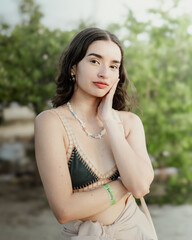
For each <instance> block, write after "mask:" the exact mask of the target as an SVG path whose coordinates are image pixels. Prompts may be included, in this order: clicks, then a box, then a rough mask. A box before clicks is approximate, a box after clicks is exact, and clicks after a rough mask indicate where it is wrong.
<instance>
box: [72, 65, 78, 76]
mask: <svg viewBox="0 0 192 240" xmlns="http://www.w3.org/2000/svg"><path fill="white" fill-rule="evenodd" d="M76 69H77V67H76V65H73V66H72V68H71V73H73V75H76Z"/></svg>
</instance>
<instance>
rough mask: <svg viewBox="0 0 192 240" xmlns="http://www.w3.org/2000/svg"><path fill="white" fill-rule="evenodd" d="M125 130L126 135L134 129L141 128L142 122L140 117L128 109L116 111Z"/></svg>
mask: <svg viewBox="0 0 192 240" xmlns="http://www.w3.org/2000/svg"><path fill="white" fill-rule="evenodd" d="M116 112H117V114H118V116H119V118H120V120H121V122H122V124H123V127H124V130H125V133H126V136H128V135H129V134H130V132H131V131H132V130H134V129H143V124H142V121H141V118H140V117H139V116H138V115H137V114H135V113H133V112H128V111H116Z"/></svg>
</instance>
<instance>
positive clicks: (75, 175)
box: [51, 108, 119, 192]
mask: <svg viewBox="0 0 192 240" xmlns="http://www.w3.org/2000/svg"><path fill="white" fill-rule="evenodd" d="M51 111H54V112H56V113H57V115H58V116H59V118H60V119H61V121H62V123H63V126H64V128H65V130H66V132H67V135H68V138H69V147H68V149H67V160H68V167H69V172H70V175H71V181H72V186H73V192H80V191H88V190H92V189H94V188H97V187H99V186H101V185H104V184H107V183H109V182H111V181H114V180H116V179H117V178H118V177H119V172H118V169H117V167H116V166H114V167H113V168H112V169H111V170H110V171H108V172H107V173H106V174H101V173H100V172H99V171H98V170H97V169H96V168H95V166H94V165H93V163H92V162H91V161H90V160H89V159H88V157H87V156H86V155H85V154H84V153H83V152H82V150H81V148H80V146H79V144H78V142H77V139H76V138H75V136H74V135H73V134H72V131H71V129H70V126H69V124H68V121H67V119H66V118H65V117H64V116H63V113H62V112H61V111H60V110H59V109H57V108H54V109H51Z"/></svg>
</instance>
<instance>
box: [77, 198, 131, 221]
mask: <svg viewBox="0 0 192 240" xmlns="http://www.w3.org/2000/svg"><path fill="white" fill-rule="evenodd" d="M129 196H130V193H128V194H127V195H125V196H124V197H123V198H122V199H121V200H120V201H119V202H117V203H116V204H114V205H112V206H110V207H109V208H107V209H106V210H105V211H103V212H100V213H98V214H96V215H93V216H91V217H88V218H83V219H81V220H82V221H88V220H90V221H93V222H100V223H102V224H103V225H110V224H112V223H113V222H114V221H115V220H116V219H117V218H118V217H119V216H120V214H121V213H122V212H123V210H124V208H125V205H126V202H127V201H128V198H129Z"/></svg>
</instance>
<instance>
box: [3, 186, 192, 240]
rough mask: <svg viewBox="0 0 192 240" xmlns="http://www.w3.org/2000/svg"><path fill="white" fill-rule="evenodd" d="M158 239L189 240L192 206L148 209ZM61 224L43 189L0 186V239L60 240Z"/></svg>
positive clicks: (191, 224)
mask: <svg viewBox="0 0 192 240" xmlns="http://www.w3.org/2000/svg"><path fill="white" fill-rule="evenodd" d="M149 210H150V212H151V215H152V218H153V221H154V225H155V227H156V230H157V234H158V237H159V240H189V239H191V236H192V205H181V206H172V205H164V206H162V207H160V206H157V205H151V206H149ZM61 229H62V225H60V224H59V223H58V222H57V221H56V219H55V217H54V216H53V214H52V213H51V211H50V209H49V206H48V204H47V201H46V198H45V195H44V192H43V189H42V187H41V186H40V187H30V186H20V187H18V185H16V184H7V183H0V240H17V239H18V240H34V239H35V240H53V239H54V240H57V239H58V240H59V239H61V235H60V232H61Z"/></svg>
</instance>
